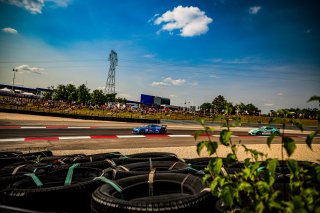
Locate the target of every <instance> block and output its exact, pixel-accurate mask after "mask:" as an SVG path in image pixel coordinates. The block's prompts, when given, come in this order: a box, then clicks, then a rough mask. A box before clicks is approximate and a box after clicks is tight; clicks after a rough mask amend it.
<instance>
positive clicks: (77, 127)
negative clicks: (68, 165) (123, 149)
mask: <svg viewBox="0 0 320 213" xmlns="http://www.w3.org/2000/svg"><path fill="white" fill-rule="evenodd" d="M97 128H101V129H104V128H110V127H105V126H60V125H57V126H0V129H97Z"/></svg>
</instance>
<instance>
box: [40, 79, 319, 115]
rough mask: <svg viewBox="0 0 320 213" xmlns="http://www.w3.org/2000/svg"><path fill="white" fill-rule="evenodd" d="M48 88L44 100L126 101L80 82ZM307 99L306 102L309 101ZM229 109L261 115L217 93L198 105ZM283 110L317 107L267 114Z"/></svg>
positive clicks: (203, 108) (215, 112)
mask: <svg viewBox="0 0 320 213" xmlns="http://www.w3.org/2000/svg"><path fill="white" fill-rule="evenodd" d="M48 89H49V90H48V91H47V92H45V94H44V96H43V97H42V98H43V99H46V100H56V101H65V102H66V101H71V102H77V103H81V104H84V105H88V104H96V105H103V104H105V103H108V102H118V103H126V102H127V100H126V99H125V98H117V97H116V95H117V94H116V93H114V94H105V93H104V92H103V91H102V90H101V89H95V90H93V91H92V92H90V89H89V88H88V87H87V86H86V85H85V84H81V85H80V86H78V87H76V86H75V85H73V84H67V85H63V84H59V85H58V86H57V87H56V88H54V86H51V87H49V88H48ZM309 101H319V96H313V97H311V98H310V99H309ZM309 101H308V102H309ZM227 107H228V108H229V109H231V114H234V115H235V114H237V115H261V110H260V109H259V108H258V107H256V106H255V105H254V104H252V103H249V104H245V103H242V102H240V103H239V104H235V105H234V104H233V103H231V102H228V101H227V100H226V99H225V97H224V96H222V95H218V96H217V97H215V98H214V99H213V101H212V102H211V103H209V102H205V103H203V104H202V105H201V106H200V107H199V110H200V112H201V113H203V114H206V115H212V114H213V115H219V114H224V110H225V109H226V108H227ZM283 111H288V112H290V115H289V116H291V117H295V118H316V117H317V115H318V113H319V109H317V108H313V109H310V108H308V109H300V108H288V109H279V110H277V111H274V110H271V111H270V112H269V116H283V113H282V112H283Z"/></svg>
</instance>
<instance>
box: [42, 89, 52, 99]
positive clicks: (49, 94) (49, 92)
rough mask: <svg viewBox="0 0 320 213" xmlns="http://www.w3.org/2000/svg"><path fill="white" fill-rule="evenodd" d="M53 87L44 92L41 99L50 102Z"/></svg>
mask: <svg viewBox="0 0 320 213" xmlns="http://www.w3.org/2000/svg"><path fill="white" fill-rule="evenodd" d="M53 92H54V86H50V87H48V90H47V91H45V92H44V94H43V97H42V99H45V100H51V99H52V98H53Z"/></svg>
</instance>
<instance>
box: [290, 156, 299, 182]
mask: <svg viewBox="0 0 320 213" xmlns="http://www.w3.org/2000/svg"><path fill="white" fill-rule="evenodd" d="M288 168H289V170H290V172H291V174H293V175H294V177H296V178H298V176H299V165H298V162H297V161H295V160H291V159H289V160H288Z"/></svg>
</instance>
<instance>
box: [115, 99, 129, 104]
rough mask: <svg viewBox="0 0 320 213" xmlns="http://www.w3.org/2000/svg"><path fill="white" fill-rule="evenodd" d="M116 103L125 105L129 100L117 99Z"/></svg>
mask: <svg viewBox="0 0 320 213" xmlns="http://www.w3.org/2000/svg"><path fill="white" fill-rule="evenodd" d="M115 102H118V103H121V104H125V103H127V99H125V98H116V99H115Z"/></svg>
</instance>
